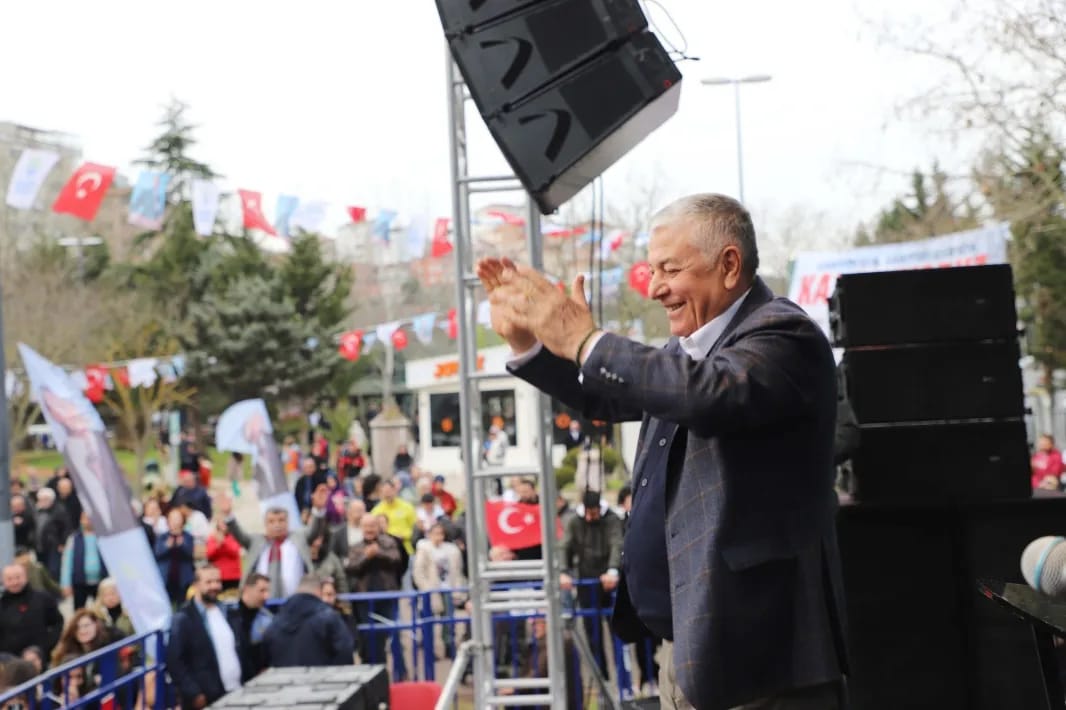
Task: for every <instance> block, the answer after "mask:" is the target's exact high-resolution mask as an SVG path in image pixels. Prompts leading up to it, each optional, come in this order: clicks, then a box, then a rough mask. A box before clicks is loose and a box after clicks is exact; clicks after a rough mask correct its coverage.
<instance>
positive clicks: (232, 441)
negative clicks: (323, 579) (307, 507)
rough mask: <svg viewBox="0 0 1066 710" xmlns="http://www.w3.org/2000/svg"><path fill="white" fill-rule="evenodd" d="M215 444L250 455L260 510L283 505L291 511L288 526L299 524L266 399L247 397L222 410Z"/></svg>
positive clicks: (264, 510)
mask: <svg viewBox="0 0 1066 710" xmlns="http://www.w3.org/2000/svg"><path fill="white" fill-rule="evenodd" d="M215 448H217V449H218V450H220V451H237V452H239V453H242V454H247V455H250V456H251V457H252V474H253V477H254V479H255V484H256V489H257V490H256V494H257V495H258V497H259V508H260V511H261V512H263V513H266V511H267V510H269V509H271V508H283V509H285V510H287V511H289V527H290V528H293V529H298V528H299V527H300V511H299V509H298V508H297V507H296V497H295V496H294V495H293V494H292V491H290V490H289V487H288V485H287V484H286V481H285V469H284V467H283V466H282V464H281V452H280V451H279V450H278V444H277V442H276V441H274V428H273V426H271V424H270V413H269V412H268V411H267V408H266V402H264V401H263V400H261V399H245V400H242V401H240V402H237V403H235V404H231V405H230V406H229V407H228V408H227V409H226V411H224V412H222V415H221V416H220V417H219V418H218V424H217V425H216V426H215Z"/></svg>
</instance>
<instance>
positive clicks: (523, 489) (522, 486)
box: [517, 482, 537, 503]
mask: <svg viewBox="0 0 1066 710" xmlns="http://www.w3.org/2000/svg"><path fill="white" fill-rule="evenodd" d="M517 493H518V500H520V501H522V502H523V503H536V502H537V489H535V488H534V487H533V486H531V485H530V484H528V483H525V482H522V483H519V484H518V489H517Z"/></svg>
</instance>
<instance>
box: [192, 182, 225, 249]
mask: <svg viewBox="0 0 1066 710" xmlns="http://www.w3.org/2000/svg"><path fill="white" fill-rule="evenodd" d="M218 200H219V190H218V185H216V184H215V183H213V182H211V181H210V180H200V179H196V180H193V181H192V221H193V225H194V226H195V227H196V233H197V234H199V235H200V236H201V237H210V236H211V235H212V234H213V233H214V231H215V218H216V217H217V216H218Z"/></svg>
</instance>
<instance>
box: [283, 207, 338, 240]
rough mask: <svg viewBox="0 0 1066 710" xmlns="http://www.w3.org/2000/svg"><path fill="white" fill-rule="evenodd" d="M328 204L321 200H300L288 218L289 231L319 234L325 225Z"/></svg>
mask: <svg viewBox="0 0 1066 710" xmlns="http://www.w3.org/2000/svg"><path fill="white" fill-rule="evenodd" d="M328 211H329V203H328V202H323V201H321V200H307V201H306V202H305V201H303V200H300V202H299V204H298V205H297V207H296V209H295V210H293V212H292V216H291V217H290V218H289V229H293V230H296V229H302V230H303V231H305V232H307V233H308V234H320V233H321V232H322V225H324V224H325V223H326V213H327V212H328Z"/></svg>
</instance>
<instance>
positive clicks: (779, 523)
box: [478, 194, 846, 710]
mask: <svg viewBox="0 0 1066 710" xmlns="http://www.w3.org/2000/svg"><path fill="white" fill-rule="evenodd" d="M648 262H649V265H650V267H651V273H652V279H651V285H650V296H651V297H652V298H654V299H655V300H657V301H659V303H661V304H662V306H663V307H664V308H665V309H666V315H667V319H668V320H669V324H670V333H671V335H672V336H673V337H672V338H671V339H670V342H669V343H668V345H667V346H666V347H665V348H661V349H660V348H652V347H648V346H645V345H641V344H639V343H635V342H632V341H630V340H628V339H626V338H624V337H621V336H618V335H615V334H612V333H608V332H606V331H604V330H602V329H601V328H599V327H598V326H597V325H596V323H595V322H594V321H593V317H592V314H591V312H590V310H589V307H588V304H587V303H586V302H585V298H584V283H583V279H582V278H581V277H579V278H578V279H577V280H576V281H575V283H574V288H573V290H572V295H571V296H569V297H568V296H566V295H565V294H563V293H561V292H560V291H558V290H557V289H556V288H555V287H554V285H553V284H552V283H551V282H550V281H549V280H548V279H546V278H544V276H542V275H541V274H539V273H537V272H536V271H534V270H533V269H530V268H528V267H525V266H517V265H515V264H513V263H511V262H510V261H507V260H498V259H484V260H482V261H480V262H479V263H478V275H479V276H480V277H481V280H482V282H483V284H484V285H485V288H486V290H487V291H488V292H489V297H490V301H491V303H492V323H493V327H494V328H495V329H496V331H497V332H498V333H499V334H500V335H502V336H503V337H504V338H505V339H506V340H507V341H508V343H509V344H510V346H511V348H512V350H514V352H515V354H516V356H515V358H514V360H513V361H512V362H511V364H510V368H511V370H512V371H513V372H514V374H515V375H517V376H518V377H521V378H523V379H525V380H527V381H528V382H530V383H532V384H533V385H535V386H537V387H538V388H539V389H541V390H543V391H545V392H547V393H548V394H550V395H552V396H553V397H556V398H557V399H559V400H561V401H563V402H564V403H566V404H567V405H569V406H570V407H573V408H574V409H577V410H579V411H581V412H582V414H583V415H584V416H585V417H587V418H590V419H604V420H609V421H625V420H635V419H640V420H642V427H641V434H640V443H639V445H638V454H637V459H636V464H635V467H634V476H633V482H632V486H633V491H634V495H633V506H632V511H631V513H630V516H629V519H628V524H627V530H626V535H625V540H624V543H623V555H622V571H621V581H620V585H619V592H618V597H617V601H616V607H615V612H614V620H613V623H614V626H615V630H616V632H617V633H618V634H619V635H620V636H621V637H622V638H623V639H626V640H636V639H637V638H639V637H640V636H641V635H642V634H643V633H646V631H650V632H651V633H652V634H653V635H654V636H658V637H661V638H663V639H664V640H665V642H664V644H663V659H662V661H663V662H662V667H661V670H660V693H661V696H662V703H663V707H664V708H690V707H695V708H700V709H701V710H702V709H706V710H723V709H725V708H746V709H754V708H760V709H767V708H788V709H790V710H792V709H800V708H812V709H813V708H819V709H820V710H824V709H825V708H836V707H839V706H840V704H841V702H842V696H843V692H842V681H841V677H842V675H843V673H844V672H845V671H846V664H845V655H844V648H843V641H842V638H843V634H842V623H841V610H842V608H843V603H842V598H841V594H840V586H839V555H838V551H837V545H836V537H835V532H834V513H835V510H836V497H835V495H834V493H833V435H834V419H835V415H836V383H835V378H834V364H833V355H832V351H831V349H830V347H829V343H828V342H827V340H826V338H825V336H824V335H823V334H822V332H821V331H820V330H819V329H818V326H817V325H815V324H814V323H813V322H812V321H811V320H810V319H809V318H808V317H807V316H806V314H804V312H803V311H802V310H801V309H800V308H799V307H798V306H796V305H795V304H793V303H791V302H789V301H787V300H785V299H781V298H775V297H774V295H773V293H771V291H770V289H769V288H767V286H766V285H765V284H764V283H763V281H762V280H761V279H760V278H759V277H758V276H757V275H756V270H757V268H758V263H759V257H758V248H757V245H756V242H755V230H754V228H753V226H752V222H751V217H750V215H749V214H748V212H747V210H746V209H745V208H744V207H743V206H742V205H741V204H740V203H738V202H737V201H735V200H733V199H731V198H728V197H725V196H722V195H714V194H705V195H693V196H691V197H686V198H683V199H681V200H678V201H677V202H675V203H673V204H671V205H670V206H668V207H667V208H666V209H664V210H663V211H662V212H660V213H659V214H658V215H657V216H656V218H655V219H654V221H653V224H652V230H651V240H650V242H649V246H648Z"/></svg>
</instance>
